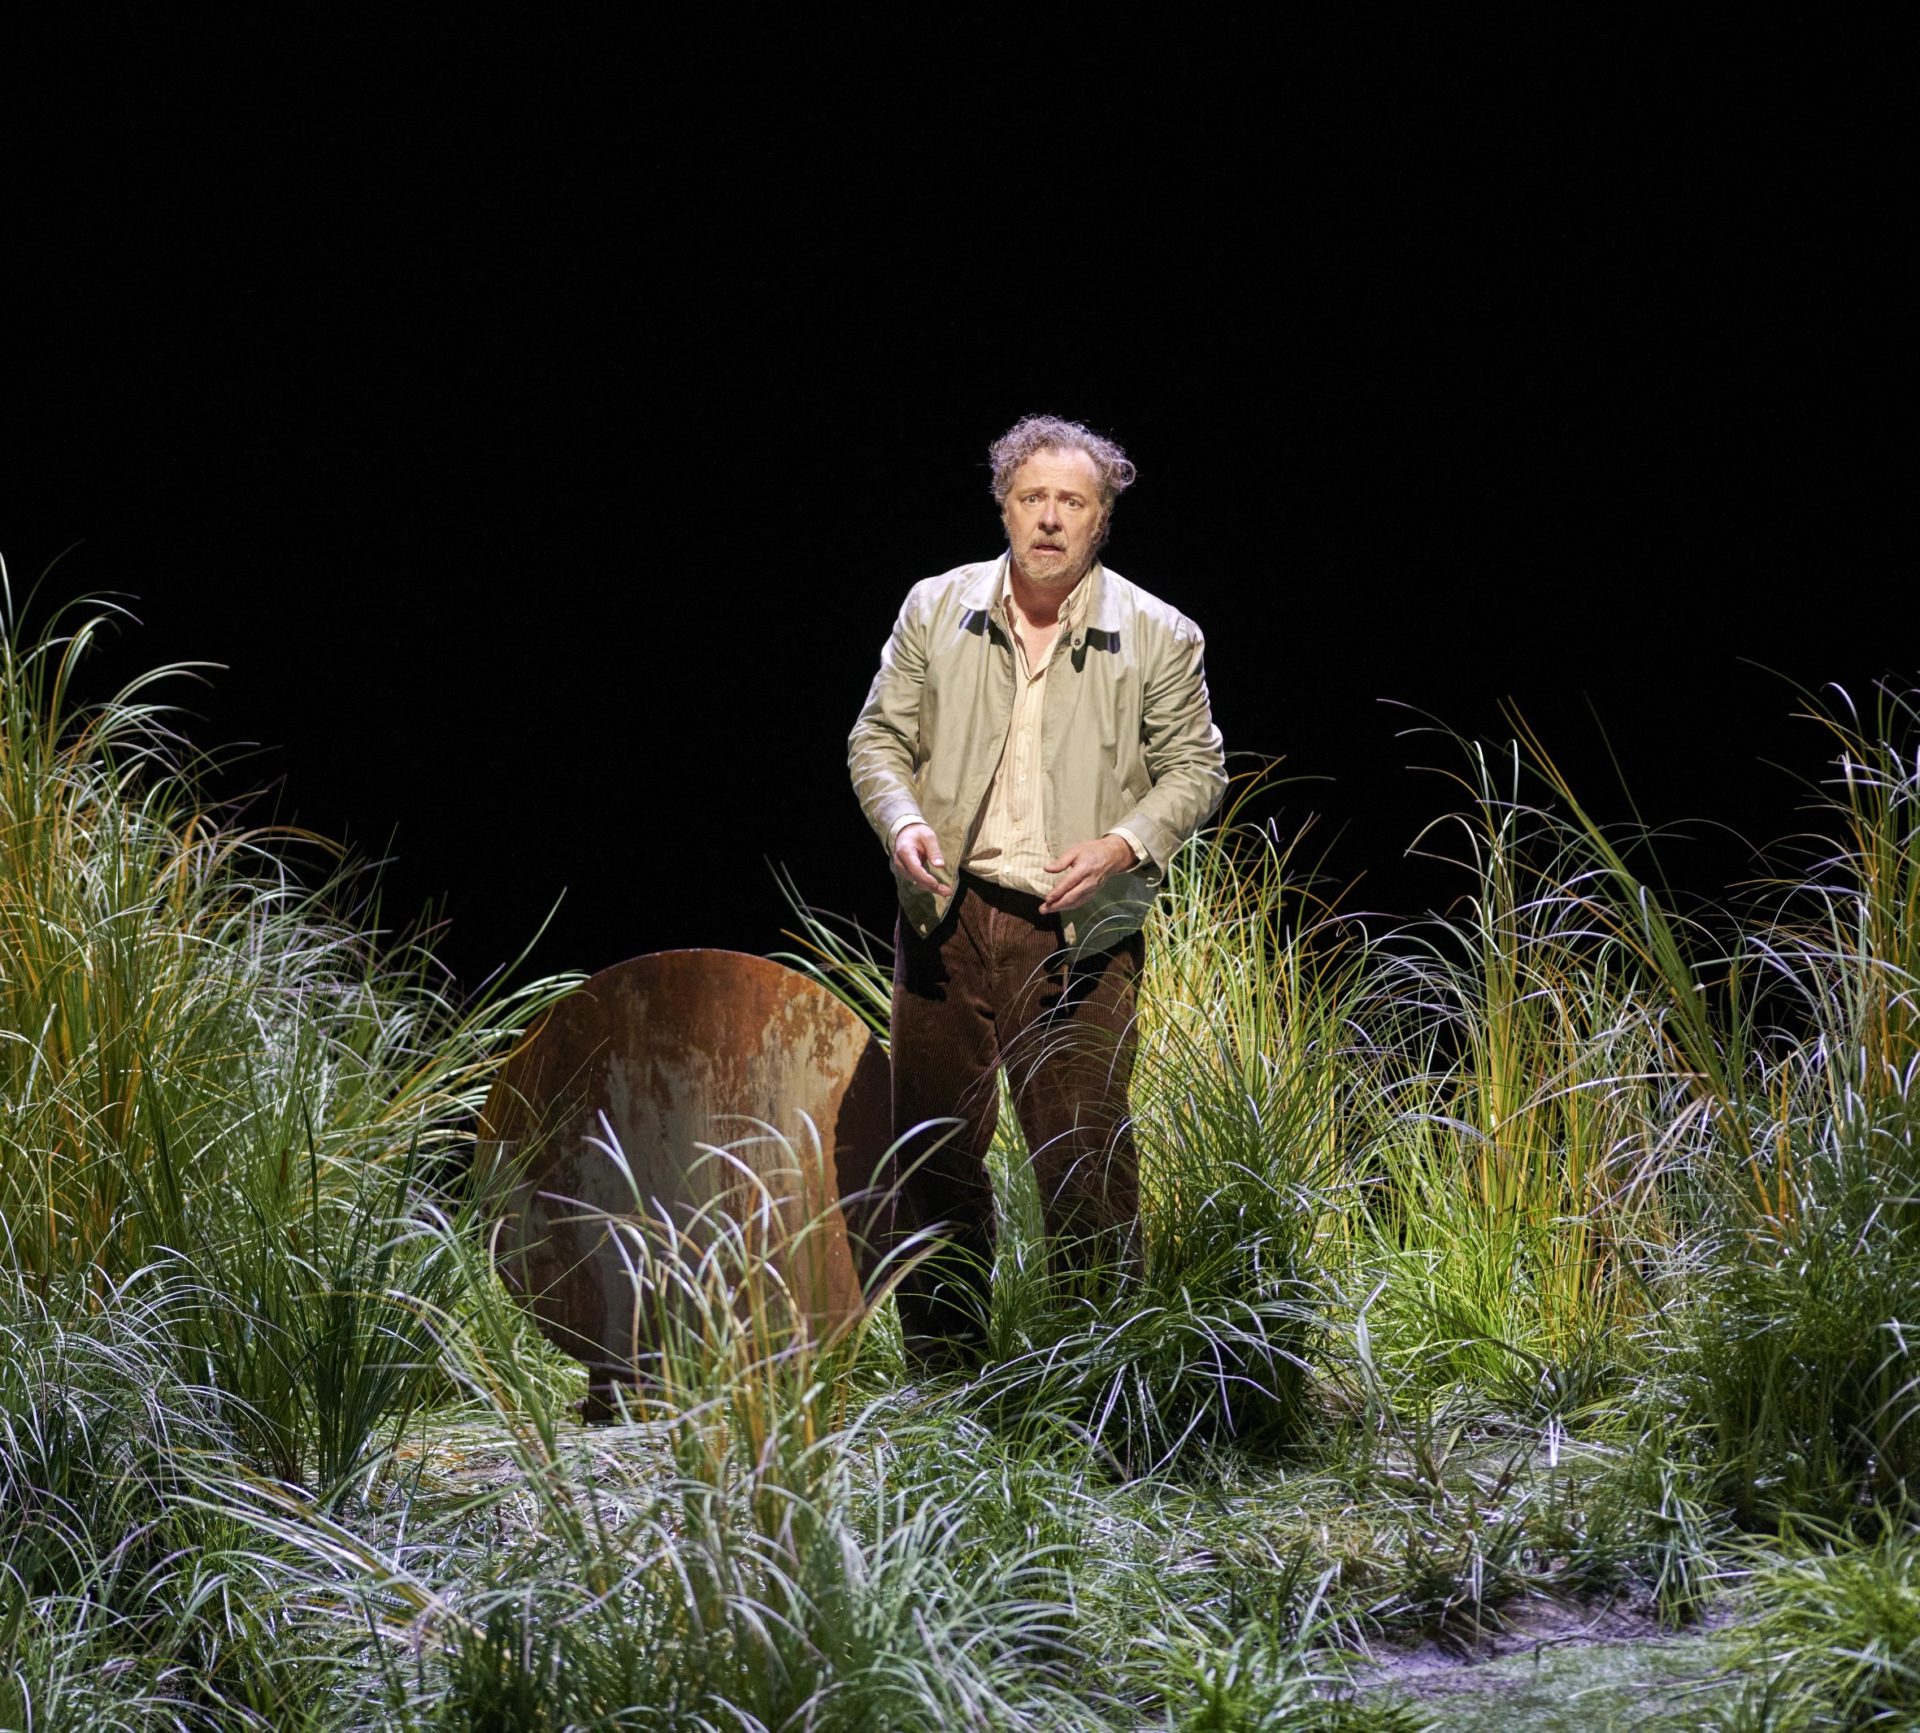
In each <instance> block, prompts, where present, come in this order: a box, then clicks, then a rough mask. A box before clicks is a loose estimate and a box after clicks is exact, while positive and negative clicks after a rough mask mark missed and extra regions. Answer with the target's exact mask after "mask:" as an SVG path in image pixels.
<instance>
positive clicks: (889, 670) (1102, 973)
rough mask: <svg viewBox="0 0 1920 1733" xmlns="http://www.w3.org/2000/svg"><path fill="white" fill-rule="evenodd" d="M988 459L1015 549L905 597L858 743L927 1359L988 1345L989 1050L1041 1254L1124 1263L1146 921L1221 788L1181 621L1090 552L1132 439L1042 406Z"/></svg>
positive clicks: (883, 1179)
mask: <svg viewBox="0 0 1920 1733" xmlns="http://www.w3.org/2000/svg"><path fill="white" fill-rule="evenodd" d="M992 460H993V491H994V496H995V498H996V499H997V500H998V501H999V503H1000V514H1001V521H1002V523H1003V525H1004V526H1005V529H1006V534H1007V552H1006V553H1004V554H1002V555H1001V556H1000V557H999V558H998V559H996V560H989V561H985V562H983V563H979V564H974V565H964V566H956V567H955V568H954V569H953V570H952V571H950V572H946V573H944V574H942V575H941V576H939V577H936V578H928V579H926V580H925V581H924V582H922V583H919V584H916V585H915V586H914V588H913V589H912V591H911V592H910V593H909V594H908V596H907V601H906V606H905V607H904V608H902V610H901V612H900V617H899V619H898V621H897V622H896V623H895V625H894V628H893V635H892V637H891V638H890V639H889V640H888V642H887V645H886V648H885V649H884V651H883V652H882V653H881V659H880V672H879V674H878V675H877V676H876V677H875V679H874V682H873V687H872V690H871V691H870V692H869V693H868V694H867V701H866V704H865V706H864V707H863V708H862V710H861V712H860V718H859V720H858V721H857V722H856V723H855V724H854V728H853V733H852V736H851V737H850V739H849V741H848V767H849V769H850V771H851V773H852V777H853V786H854V792H855V793H856V794H857V795H858V796H859V799H860V804H861V807H862V809H863V810H864V811H865V813H866V815H867V819H868V822H869V823H871V824H872V826H873V828H874V830H875V831H876V832H877V833H878V834H879V836H880V838H881V840H882V841H883V842H884V843H885V844H886V846H887V848H888V850H889V851H890V853H891V855H892V857H893V868H894V875H895V879H896V882H897V886H898V889H899V894H900V918H899V924H898V929H897V935H896V944H895V962H894V985H893V1122H894V1132H895V1136H896V1138H897V1139H898V1140H899V1142H898V1143H897V1144H896V1149H895V1157H894V1160H893V1162H892V1163H891V1164H890V1166H889V1169H888V1171H886V1172H883V1173H882V1174H879V1175H877V1176H876V1186H877V1188H878V1189H879V1190H880V1192H882V1193H883V1194H884V1195H885V1196H886V1197H887V1198H888V1199H890V1200H892V1202H891V1209H892V1214H891V1217H890V1218H889V1216H888V1215H887V1214H886V1213H885V1211H884V1209H883V1211H882V1213H881V1215H880V1217H879V1220H878V1222H877V1224H876V1225H875V1226H874V1227H873V1229H872V1231H871V1233H870V1235H869V1238H870V1239H871V1240H872V1241H873V1242H874V1243H873V1244H872V1245H871V1246H869V1247H868V1250H869V1251H870V1252H884V1251H886V1250H888V1249H891V1248H894V1247H897V1246H898V1245H900V1243H901V1242H902V1241H903V1240H904V1239H905V1238H906V1237H907V1236H909V1235H912V1234H915V1233H920V1232H927V1233H930V1234H932V1235H934V1236H936V1241H937V1249H936V1251H935V1253H934V1255H932V1256H930V1257H928V1258H926V1259H925V1261H923V1262H922V1263H921V1264H920V1265H919V1266H918V1267H917V1268H915V1269H913V1270H912V1271H911V1272H910V1273H909V1274H908V1275H907V1276H906V1277H905V1278H904V1279H903V1280H902V1281H901V1283H900V1285H899V1287H898V1288H897V1290H896V1296H897V1299H898V1302H899V1306H900V1313H901V1322H902V1324H903V1326H904V1328H905V1331H906V1335H907V1342H908V1348H909V1351H910V1352H911V1353H913V1354H915V1355H916V1357H919V1358H921V1359H944V1358H947V1357H949V1354H950V1352H951V1351H953V1350H956V1349H958V1350H961V1351H964V1350H966V1349H977V1347H978V1346H979V1345H980V1344H981V1343H982V1341H983V1339H984V1332H985V1322H986V1302H987V1275H988V1271H989V1268H990V1266H991V1261H992V1249H993V1196H992V1190H991V1187H990V1185H989V1183H988V1179H987V1171H986V1155H987V1149H988V1145H989V1143H990V1142H991V1139H992V1136H993V1128H994V1123H995V1120H996V1117H997V1114H998V1088H997V1083H996V1073H997V1071H998V1070H999V1069H1000V1068H1001V1067H1002V1066H1004V1067H1005V1069H1006V1074H1007V1082H1008V1086H1009V1090H1010V1093H1011V1095H1012V1098H1013V1102H1014V1106H1015V1109H1016V1111H1017V1112H1018V1114H1019V1117H1020V1126H1021V1130H1022V1131H1023V1132H1024V1133H1025V1135H1026V1141H1027V1148H1028V1151H1029V1153H1030V1156H1031V1159H1032V1162H1033V1167H1034V1172H1035V1176H1036V1179H1037V1181H1038V1184H1039V1191H1040V1197H1041V1201H1042V1204H1043V1206H1044V1208H1045V1212H1046V1223H1047V1230H1048V1234H1049V1236H1050V1238H1051V1240H1052V1243H1053V1245H1054V1246H1055V1248H1056V1250H1057V1252H1059V1253H1061V1254H1063V1255H1068V1256H1071V1255H1073V1248H1075V1247H1076V1246H1078V1247H1080V1248H1081V1250H1082V1251H1083V1252H1084V1253H1085V1255H1086V1256H1087V1257H1088V1258H1089V1259H1090V1260H1091V1261H1092V1263H1093V1264H1094V1265H1096V1266H1101V1265H1111V1264H1112V1263H1113V1261H1115V1260H1118V1259H1123V1258H1124V1257H1125V1256H1126V1253H1127V1249H1128V1247H1129V1245H1130V1242H1131V1240H1132V1237H1133V1232H1134V1229H1135V1224H1136V1221H1137V1217H1138V1213H1139V1201H1138V1183H1137V1163H1136V1159H1135V1155H1134V1148H1133V1139H1132V1135H1131V1131H1130V1128H1129V1122H1128V1117H1127V1084H1128V1079H1129V1076H1130V1073H1131V1071H1132V1066H1133V1048H1134V1043H1133V1028H1132V1024H1133V1011H1134V992H1135V981H1136V979H1137V977H1138V975H1139V972H1140V966H1141V960H1142V940H1141V932H1140V929H1141V923H1142V922H1143V921H1144V920H1145V918H1146V914H1147V909H1148V905H1149V904H1150V902H1151V901H1152V898H1153V894H1154V890H1155V888H1156V887H1157V886H1158V884H1159V883H1160V880H1161V878H1162V876H1163V875H1164V873H1165V872H1166V868H1167V862H1168V860H1169V858H1170V857H1171V856H1172V855H1173V853H1174V851H1175V850H1176V849H1177V848H1178V847H1179V846H1180V844H1181V843H1182V842H1183V841H1185V839H1186V838H1187V837H1189V836H1190V835H1192V833H1193V832H1194V830H1195V829H1197V828H1198V827H1199V825H1200V824H1201V823H1202V822H1204V820H1205V819H1206V817H1207V815H1208V814H1209V813H1211V812H1212V811H1213V809H1214V807H1215V806H1216V805H1217V804H1218V802H1219V800H1220V796H1221V792H1222V791H1223V789H1224V788H1225V786H1226V769H1225V764H1224V761H1223V758H1222V754H1221V746H1220V735H1219V731H1218V730H1217V729H1216V728H1215V727H1214V726H1213V718H1212V714H1211V711H1210V710H1209V707H1208V702H1207V685H1206V676H1205V672H1204V669H1203V666H1202V650H1203V644H1202V640H1201V636H1200V632H1199V630H1198V628H1197V627H1195V626H1194V624H1193V623H1192V622H1191V621H1190V620H1188V619H1186V618H1184V617H1183V616H1182V615H1180V614H1178V613H1176V612H1175V611H1174V610H1173V609H1172V608H1170V607H1168V606H1167V605H1166V604H1165V603H1164V602H1160V601H1158V600H1156V599H1155V598H1154V597H1152V596H1150V595H1148V594H1147V593H1146V592H1145V591H1144V590H1142V589H1139V588H1138V587H1136V586H1135V585H1133V584H1130V583H1128V582H1127V580H1126V579H1124V578H1123V577H1121V576H1120V574H1119V573H1118V572H1115V571H1111V570H1109V569H1108V568H1106V567H1105V566H1103V565H1102V564H1101V563H1100V561H1099V559H1098V557H1097V555H1098V553H1099V549H1100V547H1101V544H1102V543H1103V542H1104V541H1105V540H1106V536H1107V530H1108V528H1109V527H1110V525H1111V523H1112V518H1113V508H1114V504H1115V501H1116V500H1117V499H1118V497H1119V495H1120V493H1121V491H1122V490H1123V489H1125V488H1126V487H1127V486H1129V485H1130V484H1131V482H1132V481H1133V479H1134V466H1133V465H1132V464H1131V463H1130V462H1129V461H1128V460H1127V456H1126V454H1125V453H1124V452H1123V451H1122V450H1121V449H1120V448H1119V447H1118V446H1117V445H1115V444H1113V443H1112V442H1111V441H1109V440H1106V439H1103V438H1101V437H1100V436H1099V435H1097V434H1094V433H1092V432H1089V431H1088V429H1086V428H1085V427H1082V426H1080V425H1079V424H1078V423H1077V422H1072V421H1062V420H1059V419H1056V418H1055V417H1052V416H1031V417H1029V418H1027V419H1026V420H1024V421H1021V422H1020V423H1019V424H1018V425H1016V426H1015V427H1013V428H1012V429H1011V430H1010V431H1009V432H1008V433H1007V434H1006V436H1005V437H1004V438H1002V439H1000V440H998V441H997V442H996V443H995V444H994V446H993V447H992ZM956 867H957V868H958V871H957V872H956V871H955V870H954V869H955V868H956ZM956 1119H957V1120H958V1121H959V1124H958V1126H957V1128H956V1127H955V1125H954V1121H955V1120H956ZM929 1122H934V1123H929ZM871 1268H872V1266H871V1263H870V1264H869V1269H870V1270H871Z"/></svg>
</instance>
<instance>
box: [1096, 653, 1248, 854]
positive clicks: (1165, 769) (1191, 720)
mask: <svg viewBox="0 0 1920 1733" xmlns="http://www.w3.org/2000/svg"><path fill="white" fill-rule="evenodd" d="M1141 699H1142V704H1141V719H1140V732H1141V741H1142V744H1143V746H1144V749H1145V757H1146V762H1147V774H1148V776H1150V777H1151V778H1152V779H1153V787H1152V788H1151V789H1150V790H1148V792H1147V794H1146V795H1145V797H1144V798H1143V799H1142V800H1141V801H1140V804H1139V805H1138V806H1136V807H1135V808H1134V809H1133V810H1132V811H1131V812H1129V813H1128V814H1127V815H1126V816H1125V817H1124V818H1122V819H1121V820H1119V823H1118V826H1117V827H1116V828H1120V829H1124V830H1127V831H1130V832H1132V834H1133V835H1134V836H1136V837H1138V838H1139V839H1140V843H1141V846H1142V847H1144V848H1145V849H1146V851H1147V856H1148V859H1149V861H1150V862H1151V867H1150V868H1149V869H1148V876H1149V877H1150V878H1151V879H1152V880H1154V881H1156V882H1157V881H1158V880H1159V878H1160V876H1161V875H1162V874H1163V873H1165V872H1166V870H1167V862H1168V861H1170V860H1171V859H1172V858H1173V855H1174V851H1175V850H1177V849H1178V848H1179V847H1180V845H1181V844H1182V843H1183V842H1185V841H1186V840H1187V838H1188V837H1190V836H1192V835H1193V833H1194V832H1195V831H1196V830H1198V829H1199V828H1200V827H1201V825H1203V824H1204V823H1206V821H1207V819H1208V818H1209V817H1210V816H1211V815H1212V813H1213V810H1214V808H1215V807H1217V806H1218V805H1219V804H1220V797H1221V796H1222V795H1223V794H1224V793H1225V792H1226V787H1227V761H1226V753H1225V751H1224V749H1223V748H1222V745H1221V740H1220V730H1219V729H1217V728H1216V727H1214V725H1213V707H1212V705H1211V704H1210V703H1209V702H1208V699H1207V672H1206V641H1205V639H1203V638H1202V637H1201V635H1200V629H1199V628H1198V627H1197V626H1195V625H1194V624H1193V622H1192V621H1190V620H1185V619H1183V620H1181V621H1180V622H1179V624H1178V626H1177V627H1176V628H1175V629H1174V630H1173V631H1171V632H1169V633H1167V634H1166V635H1165V636H1164V638H1163V639H1162V641H1161V644H1160V647H1159V654H1158V655H1157V656H1156V657H1155V658H1154V660H1153V663H1152V665H1151V666H1149V667H1148V668H1147V669H1146V671H1145V680H1144V688H1143V691H1142V694H1141Z"/></svg>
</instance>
